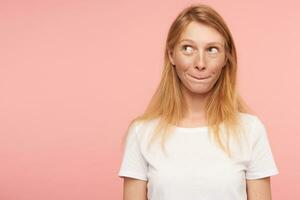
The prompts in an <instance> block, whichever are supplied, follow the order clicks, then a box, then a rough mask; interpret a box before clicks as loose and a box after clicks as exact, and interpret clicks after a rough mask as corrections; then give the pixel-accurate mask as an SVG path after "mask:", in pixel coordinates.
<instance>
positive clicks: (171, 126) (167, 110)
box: [118, 4, 279, 200]
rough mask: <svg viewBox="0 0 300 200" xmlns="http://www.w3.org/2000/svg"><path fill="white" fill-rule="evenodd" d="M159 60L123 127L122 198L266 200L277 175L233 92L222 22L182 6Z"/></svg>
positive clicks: (260, 131)
mask: <svg viewBox="0 0 300 200" xmlns="http://www.w3.org/2000/svg"><path fill="white" fill-rule="evenodd" d="M164 56H165V57H164V66H163V67H164V68H163V72H162V77H161V81H160V83H159V85H158V88H157V90H156V92H155V93H154V95H153V97H152V99H151V101H150V103H149V105H148V107H147V109H146V110H145V112H144V113H143V114H142V115H140V116H138V117H136V118H135V119H133V120H132V121H131V123H130V124H129V126H128V129H127V134H126V137H125V140H124V141H125V143H124V144H125V145H124V155H123V160H122V163H121V167H120V170H119V174H118V176H119V177H122V178H124V185H123V187H124V188H123V200H246V199H248V200H271V181H270V177H271V176H273V175H277V174H279V171H278V169H277V167H276V164H275V161H274V158H273V155H272V150H271V147H270V144H269V141H268V134H267V131H266V128H265V126H264V124H263V122H262V120H260V118H259V117H258V116H256V115H255V114H253V113H252V112H250V109H249V107H248V106H247V105H246V104H245V102H244V101H243V100H242V98H241V96H240V95H239V94H238V91H237V88H236V79H237V78H236V76H237V54H236V48H235V45H234V41H233V38H232V35H231V33H230V30H229V28H228V26H227V25H226V23H225V22H224V20H223V18H222V17H221V16H220V15H219V14H218V13H217V12H216V11H215V10H214V9H213V8H211V7H210V6H208V5H204V4H193V5H191V6H189V7H187V8H185V9H184V10H183V11H182V12H181V13H180V14H179V15H178V16H177V18H176V19H175V20H174V22H173V23H172V25H171V27H170V29H169V32H168V36H167V40H166V48H165V55H164Z"/></svg>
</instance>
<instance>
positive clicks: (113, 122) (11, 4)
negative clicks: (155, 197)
mask: <svg viewBox="0 0 300 200" xmlns="http://www.w3.org/2000/svg"><path fill="white" fill-rule="evenodd" d="M193 2H196V1H178V2H175V1H171V0H168V1H158V0H152V1H147V2H146V1H144V2H141V1H138V0H136V1H133V0H131V1H121V0H120V1H106V2H105V1H91V0H88V1H87V0H85V1H83V0H82V1H74V0H72V1H71V0H64V1H61V0H59V1H58V0H55V1H53V0H52V1H50V0H49V1H33V0H28V1H12V0H1V1H0V29H1V30H0V199H1V200H41V199H42V200H66V199H72V200H83V199H89V200H99V199H116V200H117V199H121V198H122V184H123V181H122V179H121V178H119V177H118V176H117V173H118V170H119V167H120V162H121V158H122V153H123V152H122V149H121V139H122V137H123V135H124V134H125V130H126V128H127V125H128V123H129V121H130V119H132V118H133V117H135V116H136V115H138V114H140V113H141V112H143V110H144V109H145V107H146V105H147V104H148V102H149V100H150V97H151V96H152V94H153V92H154V89H155V88H156V86H157V84H158V81H159V79H160V72H161V69H162V60H163V48H164V42H165V39H166V35H167V31H168V28H169V26H170V24H171V22H172V21H173V20H174V19H175V17H176V16H177V14H178V13H179V12H180V11H181V10H182V9H183V8H184V7H186V6H187V5H189V4H190V3H193ZM202 2H203V3H208V4H210V5H211V6H213V7H214V8H215V9H216V10H217V11H219V13H220V14H221V15H222V16H223V17H224V19H225V21H226V22H227V23H228V25H229V27H230V29H231V31H232V34H233V37H234V40H235V42H236V46H237V50H238V56H239V57H238V59H239V74H238V75H239V78H238V80H239V88H240V91H241V93H242V95H243V96H244V98H245V99H246V100H247V102H248V103H249V105H250V106H251V107H252V108H253V109H254V110H255V111H256V113H257V114H258V115H259V116H260V117H261V119H262V120H263V122H264V123H265V125H266V127H267V129H268V133H269V140H270V143H271V146H272V149H273V154H274V156H275V160H276V163H277V166H278V168H279V171H280V174H279V175H278V176H274V177H273V178H272V189H273V199H275V200H276V199H278V200H279V199H280V200H281V199H300V190H299V178H300V170H299V169H300V157H299V151H300V145H299V138H300V136H299V133H300V131H299V130H300V128H299V119H300V112H299V111H300V109H299V108H300V106H299V102H300V95H299V87H300V79H299V73H300V62H299V52H300V45H299V35H300V27H299V24H300V23H299V22H300V20H299V19H300V12H299V6H300V5H299V3H298V2H297V1H296V0H295V1H292V0H285V1H260V0H255V1H247V2H246V1H238V0H230V1H229V0H228V1H202Z"/></svg>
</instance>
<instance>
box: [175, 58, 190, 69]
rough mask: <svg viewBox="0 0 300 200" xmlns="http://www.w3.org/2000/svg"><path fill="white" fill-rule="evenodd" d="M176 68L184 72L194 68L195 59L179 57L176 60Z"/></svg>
mask: <svg viewBox="0 0 300 200" xmlns="http://www.w3.org/2000/svg"><path fill="white" fill-rule="evenodd" d="M175 63H176V66H177V67H178V68H180V69H182V70H184V69H188V68H189V67H192V66H193V59H188V58H182V57H178V58H177V59H176V60H175Z"/></svg>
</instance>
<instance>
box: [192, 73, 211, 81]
mask: <svg viewBox="0 0 300 200" xmlns="http://www.w3.org/2000/svg"><path fill="white" fill-rule="evenodd" d="M187 75H188V76H189V77H191V78H192V79H195V80H199V81H201V80H205V79H207V78H209V76H207V77H197V76H193V75H191V74H187Z"/></svg>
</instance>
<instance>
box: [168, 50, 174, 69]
mask: <svg viewBox="0 0 300 200" xmlns="http://www.w3.org/2000/svg"><path fill="white" fill-rule="evenodd" d="M168 56H169V60H170V62H171V64H172V65H175V63H174V59H173V51H172V50H170V49H168Z"/></svg>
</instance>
